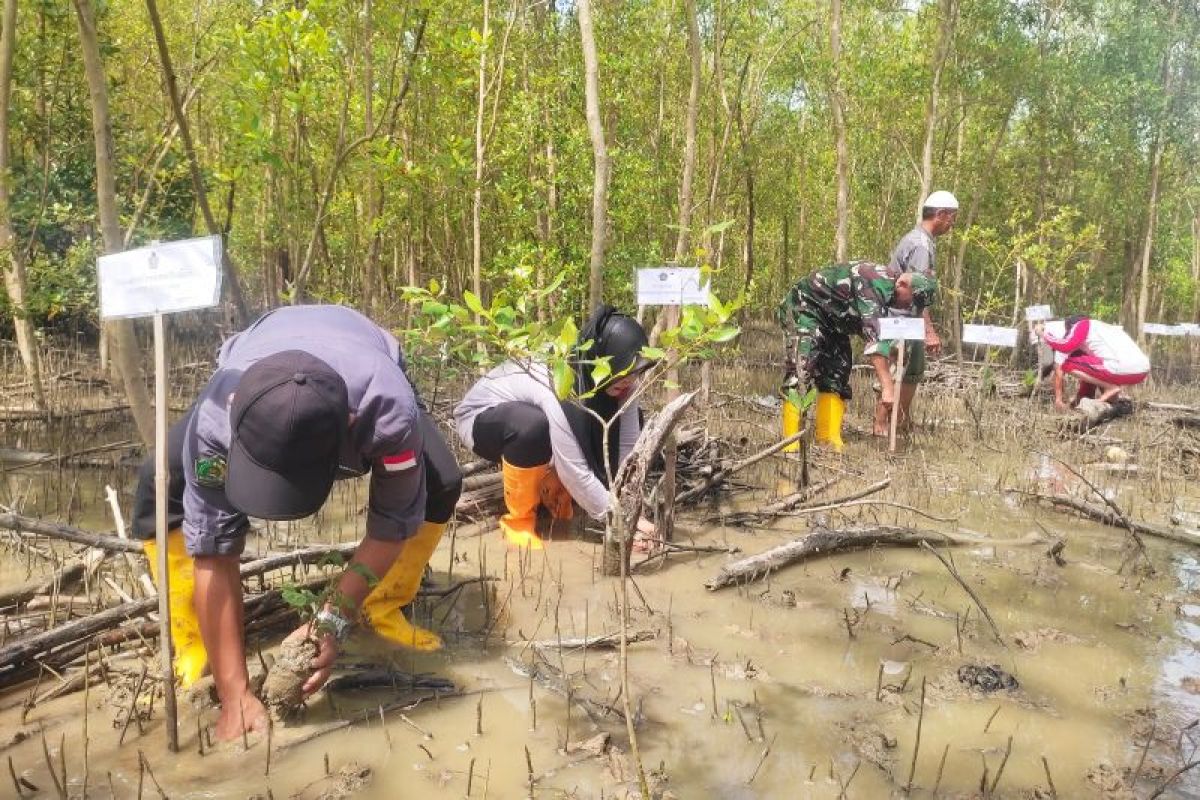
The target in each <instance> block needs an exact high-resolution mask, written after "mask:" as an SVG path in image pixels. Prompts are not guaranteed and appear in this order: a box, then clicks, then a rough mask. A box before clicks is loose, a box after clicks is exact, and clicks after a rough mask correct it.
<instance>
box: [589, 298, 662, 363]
mask: <svg viewBox="0 0 1200 800" xmlns="http://www.w3.org/2000/svg"><path fill="white" fill-rule="evenodd" d="M649 343H650V340H649V339H648V338H646V331H645V329H644V328H643V327H642V325H641V323H639V322H638V321H637V320H636V319H633V318H632V317H627V316H625V315H624V314H620V313H616V314H612V315H611V316H610V317H609V318H608V320H607V321H605V323H604V327H603V328H602V329H601V330H600V335H599V336H598V337H597V339H596V343H595V344H594V345H593V346H592V352H591V355H592V357H593V358H602V357H604V356H608V357H609V359H610V360H609V365H610V366H611V367H612V372H613V374H614V375H620V374H622V373H633V372H640V371H642V370H644V369H647V368H649V367H650V366H651V365H653V364H654V362H653V361H652V360H651V359H648V358H646V357H645V356H643V355H642V348H643V347H646V346H647V345H648V344H649Z"/></svg>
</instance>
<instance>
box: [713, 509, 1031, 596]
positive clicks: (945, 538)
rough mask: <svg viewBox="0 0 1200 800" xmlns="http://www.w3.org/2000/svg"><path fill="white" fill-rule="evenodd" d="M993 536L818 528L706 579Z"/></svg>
mask: <svg viewBox="0 0 1200 800" xmlns="http://www.w3.org/2000/svg"><path fill="white" fill-rule="evenodd" d="M992 541H993V540H990V539H987V538H979V537H974V536H963V535H961V534H951V533H941V532H939V531H926V530H918V529H915V528H900V527H895V526H887V525H879V526H872V527H865V528H838V529H834V528H817V529H815V530H814V531H813V532H811V533H809V534H808V535H807V536H804V537H802V538H800V539H796V540H794V541H791V542H788V543H786V544H782V545H780V546H778V547H773V548H771V549H770V550H767V551H765V552H763V553H759V554H758V555H754V556H750V557H749V558H743V559H740V560H738V561H734V562H732V563H729V564H726V565H725V566H723V567H721V571H720V572H718V573H717V574H716V575H715V576H713V577H712V578H710V579H709V580H708V581H706V582H705V584H704V586H705V588H707V589H709V590H710V591H714V590H716V589H721V588H723V587H725V586H729V585H731V584H735V583H739V584H740V583H749V582H750V581H754V580H758V579H759V578H763V577H765V576H766V575H768V574H769V573H771V572H774V571H776V570H778V569H781V568H782V567H785V566H788V565H789V564H794V563H796V562H797V561H804V560H806V559H809V558H816V557H818V556H826V555H829V554H831V553H839V552H845V551H847V550H861V549H862V548H864V547H874V546H875V545H887V546H889V547H919V546H920V545H921V543H922V542H936V543H939V544H954V545H970V544H988V543H991V542H992ZM1036 541H1040V540H1039V539H1038V538H1036V537H1034V538H1028V539H1022V540H1018V542H1016V543H1029V544H1032V543H1034V542H1036Z"/></svg>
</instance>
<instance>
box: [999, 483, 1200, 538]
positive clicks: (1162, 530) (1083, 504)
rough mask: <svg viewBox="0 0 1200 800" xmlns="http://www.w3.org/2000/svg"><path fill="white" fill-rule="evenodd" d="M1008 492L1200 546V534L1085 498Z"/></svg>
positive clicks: (1013, 490) (1102, 520) (1102, 521)
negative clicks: (1133, 516) (1142, 519)
mask: <svg viewBox="0 0 1200 800" xmlns="http://www.w3.org/2000/svg"><path fill="white" fill-rule="evenodd" d="M1008 491H1009V492H1012V493H1014V494H1021V495H1025V496H1027V497H1034V498H1037V499H1038V500H1046V501H1048V502H1049V503H1050V504H1052V505H1054V506H1056V507H1058V508H1069V509H1071V510H1072V511H1075V512H1078V513H1079V514H1082V515H1083V516H1085V517H1087V518H1088V519H1092V520H1095V521H1096V522H1100V523H1103V524H1105V525H1111V526H1112V527H1114V528H1124V529H1126V530H1128V529H1129V528H1130V527H1132V529H1133V530H1134V531H1137V532H1138V533H1144V534H1146V535H1147V536H1154V537H1156V538H1158V539H1167V540H1168V541H1172V542H1179V543H1180V544H1190V545H1192V546H1194V547H1195V546H1200V536H1197V535H1193V534H1191V533H1188V532H1187V531H1186V530H1183V529H1180V528H1166V527H1163V526H1161V525H1151V524H1150V523H1148V522H1138V521H1137V520H1131V519H1128V518H1127V517H1121V516H1118V515H1117V514H1115V513H1113V511H1112V510H1111V509H1107V508H1104V507H1103V506H1098V505H1095V504H1093V503H1089V502H1087V501H1085V500H1076V499H1074V498H1072V497H1065V496H1064V495H1061V494H1040V493H1038V492H1027V491H1024V490H1021V489H1009V490H1008Z"/></svg>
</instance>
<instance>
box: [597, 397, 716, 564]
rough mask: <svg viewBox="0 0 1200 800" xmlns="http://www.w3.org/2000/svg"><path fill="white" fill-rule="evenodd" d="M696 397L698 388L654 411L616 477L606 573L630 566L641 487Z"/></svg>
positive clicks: (606, 545)
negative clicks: (672, 432)
mask: <svg viewBox="0 0 1200 800" xmlns="http://www.w3.org/2000/svg"><path fill="white" fill-rule="evenodd" d="M694 399H696V393H695V392H688V393H686V394H682V395H680V396H679V397H677V398H675V399H674V400H672V401H671V402H670V403H667V405H666V406H665V407H664V408H663V410H662V411H660V412H658V413H657V414H655V415H654V418H653V419H651V420H650V422H649V423H648V424H647V425H646V427H645V428H644V429H643V430H642V435H641V436H640V437H638V441H637V444H636V445H635V446H634V448H633V451H632V452H631V453H630V454H629V456H628V457H627V458H626V459H625V461H624V462H623V463H622V464H621V468H620V470H619V471H618V472H617V475H616V478H614V479H613V485H612V495H613V497H614V506H615V508H614V509H613V512H612V513H613V517H614V519H613V520H612V522H611V523H610V524H609V526H608V530H607V531H606V533H605V537H604V560H603V568H602V573H603V574H604V575H620V574H621V571H622V569H626V568H628V566H629V546H630V545H631V544H632V543H633V537H632V535H631V532H632V531H633V530H634V529H635V528H636V527H637V522H638V519H639V518H640V517H641V515H642V506H643V504H644V503H645V493H644V492H643V490H642V487H643V485H644V484H645V482H646V476H647V475H648V474H649V472H650V465H651V462H653V460H654V458H655V456H657V455H658V453H659V451H660V450H661V449H662V445H663V442H664V441H666V438H667V436H668V435H670V433H671V431H672V430H673V429H674V428H675V425H676V424H677V423H678V422H679V419H680V417H682V416H683V412H684V411H686V410H687V407H688V406H689V405H691V402H692V401H693V400H694Z"/></svg>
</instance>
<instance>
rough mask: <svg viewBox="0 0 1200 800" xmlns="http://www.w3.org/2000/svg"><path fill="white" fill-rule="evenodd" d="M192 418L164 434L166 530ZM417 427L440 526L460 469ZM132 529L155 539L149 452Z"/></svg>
mask: <svg viewBox="0 0 1200 800" xmlns="http://www.w3.org/2000/svg"><path fill="white" fill-rule="evenodd" d="M191 418H192V412H191V411H190V410H189V411H188V412H187V413H186V414H184V415H183V417H181V418H180V419H179V421H178V422H176V423H175V424H174V425H172V426H171V430H170V431H169V432H168V433H167V467H168V469H169V470H170V472H171V477H170V480H169V482H168V484H167V530H174V529H176V528H178V527H179V526H180V525H182V524H183V486H184V479H183V439H184V434H185V432H186V430H187V426H188V422H189V421H190V420H191ZM417 424H418V425H420V426H421V438H422V439H423V440H424V452H423V459H424V463H425V519H426V520H427V521H429V522H436V523H439V524H440V523H444V522H449V521H450V518H451V517H452V516H454V506H455V505H456V504H457V503H458V496H459V495H460V494H462V479H463V478H462V470H461V469H459V467H458V461H456V460H455V458H454V453H452V452H451V451H450V446H449V445H447V444H446V439H445V437H443V436H442V432H441V431H440V430H438V427H437V424H436V423H435V422H434V421H433V417H431V416H430V415H429V413H428V412H426V411H425V410H424V409H423V408H422V409H421V410H420V411H419V416H418V421H417ZM547 441H549V434H547ZM132 527H133V537H134V538H135V539H153V538H154V453H150V455H148V456H147V457H146V459H145V460H144V461H142V465H141V466H140V467H139V468H138V483H137V490H136V492H135V494H134V499H133V526H132Z"/></svg>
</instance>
